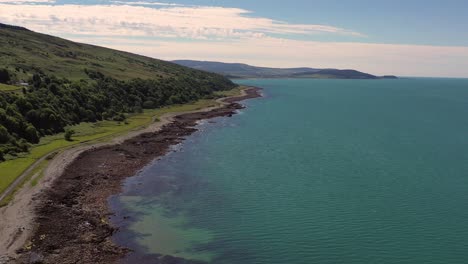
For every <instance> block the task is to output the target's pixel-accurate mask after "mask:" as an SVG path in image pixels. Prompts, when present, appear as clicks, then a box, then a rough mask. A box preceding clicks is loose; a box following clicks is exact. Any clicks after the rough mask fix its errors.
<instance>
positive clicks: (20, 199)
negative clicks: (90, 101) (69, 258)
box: [0, 90, 246, 264]
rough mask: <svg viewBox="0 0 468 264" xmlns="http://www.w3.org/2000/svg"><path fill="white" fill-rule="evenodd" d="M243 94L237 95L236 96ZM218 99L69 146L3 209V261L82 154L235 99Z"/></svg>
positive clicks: (0, 250)
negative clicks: (133, 128)
mask: <svg viewBox="0 0 468 264" xmlns="http://www.w3.org/2000/svg"><path fill="white" fill-rule="evenodd" d="M245 95H246V92H245V90H242V94H241V95H240V96H245ZM240 96H234V97H233V98H237V97H240ZM217 102H218V103H219V105H217V106H212V107H208V108H204V109H201V110H196V111H190V112H174V113H167V114H164V115H162V116H161V117H159V120H160V121H159V122H156V123H153V124H151V125H149V126H148V127H146V128H143V129H141V130H137V131H131V132H129V133H127V134H125V135H121V136H118V137H116V138H113V139H112V140H110V141H109V142H106V143H98V144H86V143H83V144H82V145H78V146H75V147H73V148H70V149H67V150H65V151H62V152H61V153H59V154H58V155H56V156H55V157H54V158H53V159H52V160H51V161H50V163H49V164H48V166H47V168H46V169H45V170H44V176H43V177H42V178H41V179H40V180H39V182H38V183H37V185H36V186H31V185H30V184H29V183H26V184H25V186H24V187H23V188H21V189H20V190H19V191H18V192H17V193H16V194H15V197H14V198H13V200H12V201H11V202H10V203H9V205H7V206H5V207H3V208H0V264H3V263H8V260H9V259H13V258H16V257H17V253H16V250H18V249H20V248H22V247H23V246H24V245H25V243H26V242H27V241H28V239H29V238H30V237H31V235H32V234H31V233H32V231H33V228H34V217H35V208H36V207H37V205H38V203H39V199H38V197H39V195H40V194H41V192H43V190H46V189H48V188H50V187H51V186H52V183H53V182H54V180H55V179H57V178H58V177H59V176H60V175H62V173H63V172H64V171H65V169H66V168H67V166H68V165H69V164H71V163H72V162H73V161H74V160H75V159H76V158H77V157H78V156H79V155H80V154H82V153H83V152H85V151H88V150H91V149H95V148H100V147H103V146H109V145H116V144H120V143H122V142H124V141H126V140H128V139H131V138H134V137H137V136H139V135H142V134H146V133H152V132H153V133H154V132H157V131H159V130H161V128H162V127H163V126H165V125H167V124H169V123H171V122H173V120H174V118H175V117H176V116H178V115H181V114H187V113H198V112H208V111H211V110H214V109H217V108H221V107H222V106H225V105H227V104H230V103H231V102H232V101H231V98H230V97H228V98H222V99H218V100H217ZM45 158H46V157H43V158H41V160H38V161H37V162H36V163H35V164H36V165H37V164H39V163H40V161H42V160H43V159H45ZM33 169H34V167H31V168H29V169H28V171H26V172H25V174H24V175H28V174H29V172H30V171H32V170H33ZM21 177H25V176H21Z"/></svg>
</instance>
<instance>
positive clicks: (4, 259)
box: [0, 256, 12, 264]
mask: <svg viewBox="0 0 468 264" xmlns="http://www.w3.org/2000/svg"><path fill="white" fill-rule="evenodd" d="M10 260H12V259H11V258H10V257H8V256H0V264H7V263H8V262H9V261H10Z"/></svg>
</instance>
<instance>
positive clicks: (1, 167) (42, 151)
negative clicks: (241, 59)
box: [0, 88, 240, 193]
mask: <svg viewBox="0 0 468 264" xmlns="http://www.w3.org/2000/svg"><path fill="white" fill-rule="evenodd" d="M239 93H240V88H236V89H233V90H231V91H226V92H218V93H217V95H218V96H234V95H237V94H239ZM216 104H217V103H216V101H215V100H199V101H197V102H194V103H190V104H184V105H174V106H170V107H165V108H160V109H152V110H145V111H144V112H143V113H141V114H132V115H130V116H128V118H127V121H126V122H125V123H124V122H115V121H100V122H97V123H81V124H79V125H76V126H71V127H70V128H71V129H73V130H74V131H75V132H76V134H75V135H74V136H73V138H72V139H73V141H66V140H65V138H64V134H63V133H62V134H57V135H53V136H47V137H44V138H42V139H41V142H40V143H39V144H37V145H34V146H32V147H31V149H30V152H29V153H26V154H23V155H21V156H19V157H17V158H15V159H10V160H7V161H4V162H2V163H0V172H1V173H0V193H1V192H3V191H4V190H5V189H6V188H8V186H9V185H10V184H11V183H12V182H13V181H15V179H16V178H18V177H19V176H20V175H21V174H22V173H23V172H24V171H25V170H27V169H28V168H29V167H30V166H31V165H33V164H34V163H35V162H36V161H37V160H39V159H40V158H42V157H44V156H46V155H48V154H50V153H53V152H58V151H62V150H64V149H67V148H70V147H73V146H76V145H78V144H83V143H90V144H91V143H98V142H104V141H107V140H110V139H111V138H113V137H116V136H118V135H123V134H126V133H128V132H130V131H133V130H137V129H141V128H143V127H145V126H148V125H150V124H151V123H152V122H153V120H154V119H155V118H158V117H160V116H162V115H163V114H166V113H171V112H188V111H194V110H199V109H202V108H206V107H209V106H214V105H216ZM38 167H41V168H40V170H42V169H44V168H45V166H42V163H41V164H40V165H39V166H38ZM34 171H36V169H35V170H34ZM35 173H37V171H36V172H35ZM28 180H30V179H28ZM36 184H37V182H36Z"/></svg>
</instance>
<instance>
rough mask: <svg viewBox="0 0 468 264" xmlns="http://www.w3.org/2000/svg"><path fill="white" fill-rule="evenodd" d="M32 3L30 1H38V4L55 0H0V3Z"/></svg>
mask: <svg viewBox="0 0 468 264" xmlns="http://www.w3.org/2000/svg"><path fill="white" fill-rule="evenodd" d="M4 3H5V4H15V5H19V4H32V3H40V4H46V3H47V4H51V3H55V0H0V4H4Z"/></svg>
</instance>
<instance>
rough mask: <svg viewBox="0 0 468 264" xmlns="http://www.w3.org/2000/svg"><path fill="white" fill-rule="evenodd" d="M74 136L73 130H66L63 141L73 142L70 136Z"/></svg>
mask: <svg viewBox="0 0 468 264" xmlns="http://www.w3.org/2000/svg"><path fill="white" fill-rule="evenodd" d="M74 134H75V130H73V129H67V130H65V140H66V141H73V139H72V136H73V135H74Z"/></svg>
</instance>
